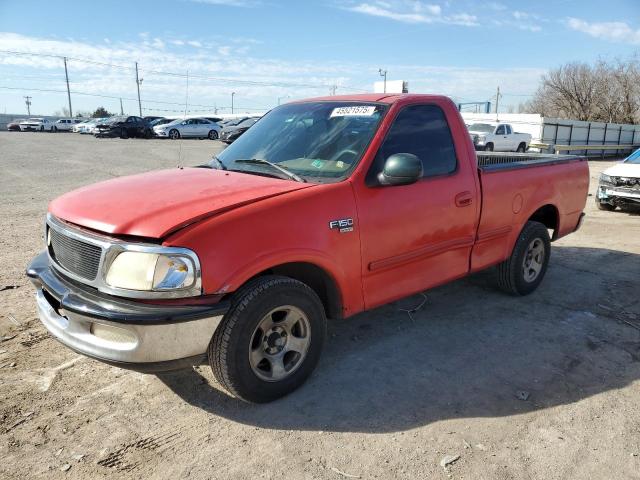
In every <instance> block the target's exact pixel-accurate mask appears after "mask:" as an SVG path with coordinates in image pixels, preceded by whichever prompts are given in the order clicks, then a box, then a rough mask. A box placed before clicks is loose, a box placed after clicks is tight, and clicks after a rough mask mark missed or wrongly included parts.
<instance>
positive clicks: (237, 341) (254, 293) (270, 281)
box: [208, 276, 326, 403]
mask: <svg viewBox="0 0 640 480" xmlns="http://www.w3.org/2000/svg"><path fill="white" fill-rule="evenodd" d="M325 335H326V318H325V313H324V308H323V306H322V303H321V302H320V299H319V298H318V296H317V295H316V293H315V292H314V291H313V290H312V289H311V288H309V287H308V286H307V285H306V284H304V283H302V282H299V281H297V280H294V279H292V278H287V277H278V276H265V277H260V278H258V279H256V280H254V281H252V282H250V283H249V284H247V285H246V286H245V287H243V288H242V289H240V290H239V291H238V292H237V294H236V295H235V297H234V300H233V303H232V306H231V309H230V310H229V312H228V313H227V314H226V315H225V317H224V319H223V320H222V323H221V324H220V325H219V326H218V328H217V329H216V332H215V333H214V335H213V338H212V339H211V343H210V344H209V350H208V354H209V364H210V365H211V369H212V370H213V373H214V375H215V377H216V379H217V380H218V382H220V384H221V385H222V386H223V387H224V388H225V389H226V390H227V391H229V393H231V394H232V395H234V396H235V397H238V398H240V399H242V400H244V401H247V402H256V403H263V402H269V401H271V400H275V399H276V398H279V397H282V396H284V395H287V394H288V393H290V392H292V391H293V390H295V389H296V388H298V387H299V386H300V385H302V383H304V381H305V380H306V379H307V377H308V376H309V375H310V374H311V372H312V371H313V369H314V368H315V366H316V364H317V363H318V359H319V358H320V352H321V350H322V345H323V343H324V339H325Z"/></svg>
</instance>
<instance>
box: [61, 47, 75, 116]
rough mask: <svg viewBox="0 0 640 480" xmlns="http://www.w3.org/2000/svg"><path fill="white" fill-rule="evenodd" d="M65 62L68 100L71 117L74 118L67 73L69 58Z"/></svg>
mask: <svg viewBox="0 0 640 480" xmlns="http://www.w3.org/2000/svg"><path fill="white" fill-rule="evenodd" d="M63 60H64V76H65V78H66V79H67V98H68V99H69V116H70V117H71V118H73V109H72V108H71V91H70V90H69V72H68V71H67V57H63Z"/></svg>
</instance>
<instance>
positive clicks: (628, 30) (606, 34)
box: [567, 17, 640, 45]
mask: <svg viewBox="0 0 640 480" xmlns="http://www.w3.org/2000/svg"><path fill="white" fill-rule="evenodd" d="M567 26H568V27H569V28H570V29H572V30H576V31H578V32H582V33H586V34H587V35H590V36H592V37H595V38H600V39H603V40H609V41H612V42H620V43H630V44H631V45H640V29H636V30H634V29H633V28H632V27H631V26H629V24H628V23H626V22H592V23H590V22H587V21H585V20H581V19H579V18H574V17H569V18H567Z"/></svg>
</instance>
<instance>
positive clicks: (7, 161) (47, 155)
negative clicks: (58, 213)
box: [0, 133, 640, 480]
mask: <svg viewBox="0 0 640 480" xmlns="http://www.w3.org/2000/svg"><path fill="white" fill-rule="evenodd" d="M220 148H221V147H220V144H219V143H218V142H211V141H199V140H192V141H184V142H171V141H160V140H151V141H144V140H120V139H112V140H96V139H94V138H92V137H82V136H79V135H73V134H40V133H15V134H11V133H0V168H1V172H2V175H1V176H0V193H1V194H2V202H1V204H0V221H1V224H0V226H1V229H0V258H1V259H2V262H1V263H0V265H1V266H2V268H1V269H0V307H1V308H0V312H1V314H0V315H1V317H0V338H2V339H3V341H2V343H0V458H2V461H1V462H0V477H1V478H12V479H14V478H15V479H17V478H25V479H26V478H29V479H33V478H52V479H55V478H83V479H84V478H103V477H109V478H196V479H205V478H207V479H208V478H216V479H228V478H233V479H235V478H240V479H255V478H294V479H303V478H309V479H311V478H321V479H338V480H339V479H344V478H362V479H368V478H379V479H387V478H411V479H413V478H433V479H437V478H467V479H480V478H497V479H512V478H518V479H529V478H544V479H554V478H558V479H567V478H572V479H576V478H584V479H603V478H615V479H622V478H640V381H639V379H640V296H639V295H638V280H639V277H640V241H639V240H638V239H639V238H640V218H639V217H638V215H631V214H627V213H621V212H613V213H610V212H600V211H598V210H596V209H595V206H594V203H593V197H590V198H589V200H588V204H587V214H588V217H587V220H586V222H585V225H584V227H583V229H582V230H581V231H579V232H578V233H577V234H574V235H571V236H569V237H567V238H565V239H562V240H561V241H558V242H557V243H555V244H554V247H553V254H552V259H551V264H550V268H549V272H548V274H547V277H546V279H545V281H544V282H543V284H542V286H541V287H540V288H539V290H538V291H537V292H535V293H534V294H532V295H530V296H529V297H526V298H512V297H508V296H505V295H504V294H502V293H500V292H499V291H497V290H496V289H495V288H494V287H493V284H494V277H493V272H491V271H489V272H483V273H481V274H478V275H475V276H473V277H471V278H469V279H466V280H462V281H458V282H455V283H453V284H451V285H447V286H444V287H440V288H437V289H435V290H432V291H429V292H427V302H426V304H425V306H424V308H422V309H421V310H420V311H419V312H418V313H416V314H414V315H413V320H412V319H410V318H409V316H408V315H407V313H405V312H402V311H401V310H400V309H402V308H410V307H411V306H414V305H417V304H419V303H420V302H421V300H422V297H413V298H410V299H406V300H404V301H402V302H399V303H396V304H391V305H388V306H385V307H383V308H379V309H377V310H375V311H371V312H367V313H364V314H360V315H358V316H357V317H355V318H352V319H349V320H347V321H344V322H339V323H337V322H336V323H333V324H331V325H330V330H329V332H330V337H329V341H328V344H327V346H326V349H325V352H324V354H323V357H322V360H321V362H320V365H319V367H318V369H317V371H316V373H315V374H314V375H313V376H312V378H311V379H310V381H309V382H307V383H306V384H305V385H304V386H303V387H302V388H301V389H300V390H299V391H297V392H295V393H294V394H292V395H290V396H289V397H287V398H285V399H282V400H279V401H277V402H274V403H271V404H268V405H260V406H255V405H247V404H244V403H241V402H239V401H237V400H235V399H233V398H230V397H228V396H227V395H226V394H225V393H223V392H222V391H221V390H219V388H218V386H217V385H216V383H215V381H214V380H213V379H212V375H211V373H210V371H209V368H208V367H206V366H202V367H198V368H195V369H193V370H185V371H181V372H177V373H172V374H163V375H161V376H154V375H143V374H139V373H133V372H129V371H125V370H120V369H117V368H112V367H109V366H106V365H103V364H100V363H98V362H95V361H93V360H89V359H86V358H83V357H79V356H78V355H76V354H75V353H73V352H72V351H70V350H68V349H66V348H64V347H63V346H61V345H60V344H58V343H57V342H56V341H55V340H53V339H52V338H51V337H49V336H48V335H47V334H46V332H45V329H44V328H43V327H42V326H41V325H40V323H39V320H37V317H36V310H35V302H34V298H33V297H34V295H33V294H34V291H33V288H32V287H31V285H30V284H29V282H28V281H27V279H26V278H25V276H24V274H23V272H24V269H25V266H26V265H27V263H28V262H29V260H30V259H31V258H32V257H33V256H34V255H35V254H36V253H37V252H38V251H40V250H41V249H42V245H43V240H42V225H43V218H44V214H45V212H46V208H47V202H48V201H49V200H50V199H52V198H54V197H56V196H57V195H59V194H61V193H63V192H66V191H68V190H70V189H73V188H76V187H79V186H81V185H85V184H88V183H92V182H95V181H98V180H103V179H107V178H109V177H113V176H119V175H125V174H130V173H134V172H141V171H145V170H152V169H158V168H166V167H174V166H176V165H177V164H179V163H181V164H184V165H195V164H198V163H201V162H204V161H206V160H207V159H208V158H209V157H210V156H211V155H212V153H214V152H215V151H216V149H220ZM180 158H181V160H180ZM609 164H610V163H609V162H591V180H592V182H591V189H590V191H591V193H593V192H594V191H595V186H596V181H597V177H598V175H599V173H600V171H602V170H603V169H604V168H606V166H607V165H609ZM448 455H451V456H454V457H457V456H459V458H458V459H457V460H456V461H455V462H453V463H452V464H450V465H448V466H447V467H446V468H445V467H443V466H441V461H442V460H443V458H445V457H446V456H448Z"/></svg>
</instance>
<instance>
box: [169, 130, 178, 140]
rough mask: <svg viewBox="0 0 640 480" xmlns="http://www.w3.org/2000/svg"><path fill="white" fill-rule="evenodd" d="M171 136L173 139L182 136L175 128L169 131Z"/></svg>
mask: <svg viewBox="0 0 640 480" xmlns="http://www.w3.org/2000/svg"><path fill="white" fill-rule="evenodd" d="M169 138H170V139H171V140H177V139H179V138H180V132H179V131H178V130H176V129H175V128H174V129H173V130H171V131H170V132H169Z"/></svg>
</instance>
